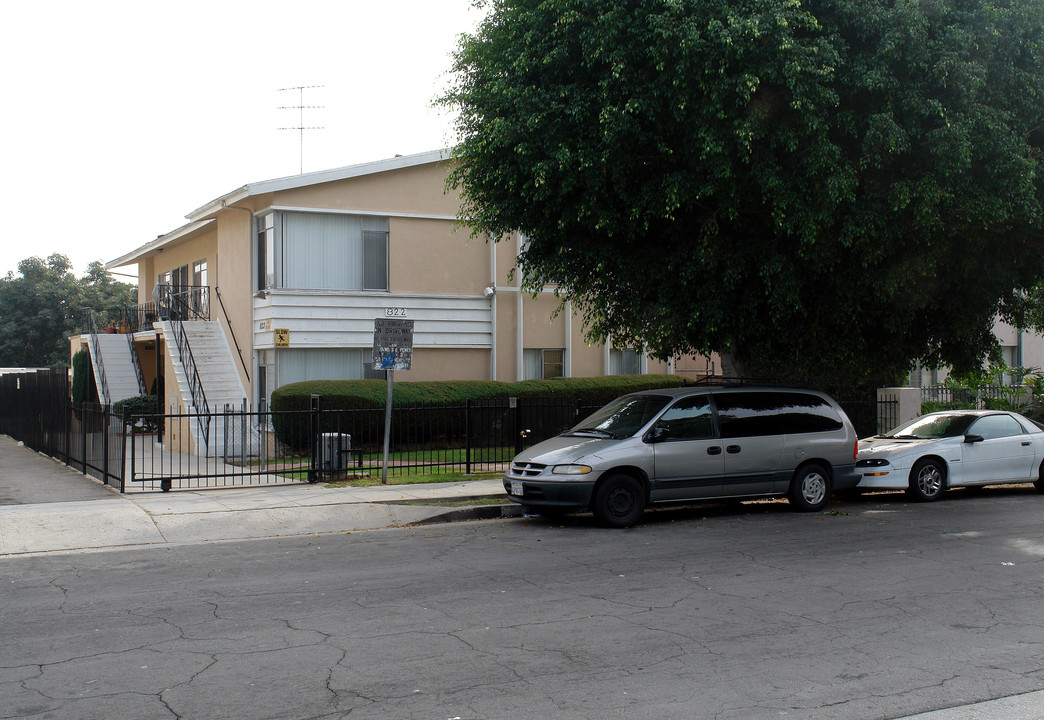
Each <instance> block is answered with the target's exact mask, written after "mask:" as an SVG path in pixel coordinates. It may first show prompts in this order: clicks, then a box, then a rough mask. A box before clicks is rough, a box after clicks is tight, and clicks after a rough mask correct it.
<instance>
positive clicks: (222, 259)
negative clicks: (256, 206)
mask: <svg viewBox="0 0 1044 720" xmlns="http://www.w3.org/2000/svg"><path fill="white" fill-rule="evenodd" d="M217 225H218V227H217V256H216V262H215V265H216V267H215V268H214V269H212V270H211V271H210V278H211V281H210V282H211V285H212V289H211V294H212V296H211V301H210V319H211V320H219V321H220V322H221V323H222V325H223V326H227V327H226V333H228V328H229V327H230V328H231V330H232V333H233V334H232V335H229V337H228V344H229V347H230V348H231V350H232V355H233V356H234V357H235V359H236V370H237V371H238V372H239V376H240V379H241V380H242V382H243V386H244V387H246V388H250V387H251V385H250V381H251V379H252V377H253V364H254V360H253V344H252V343H253V333H252V327H251V324H252V322H253V288H254V265H253V259H252V258H253V250H252V248H253V243H252V242H251V240H252V233H253V215H252V213H250V212H248V211H246V210H244V209H241V208H231V209H229V210H226V211H225V212H223V213H222V214H221V216H220V217H219V218H218V223H217ZM233 337H234V338H235V341H234V342H233ZM236 344H238V345H239V350H238V351H237V350H236ZM244 365H245V366H246V368H250V372H249V374H248V372H247V370H246V369H245V368H244Z"/></svg>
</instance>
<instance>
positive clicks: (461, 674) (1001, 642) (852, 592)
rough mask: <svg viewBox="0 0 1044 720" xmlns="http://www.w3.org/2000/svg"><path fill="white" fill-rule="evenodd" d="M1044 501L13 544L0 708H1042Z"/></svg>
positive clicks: (966, 717) (996, 497)
mask: <svg viewBox="0 0 1044 720" xmlns="http://www.w3.org/2000/svg"><path fill="white" fill-rule="evenodd" d="M1042 510H1044V496H1042V495H1040V494H1038V493H1036V492H1035V491H1034V490H1033V489H1032V488H1030V487H1029V486H1024V487H1018V488H991V489H988V490H985V491H983V492H981V493H978V494H973V493H966V492H954V493H952V494H951V495H950V496H949V497H948V498H947V499H945V500H943V501H941V502H938V503H933V504H929V505H916V504H910V503H907V502H906V501H905V500H904V499H903V497H902V496H901V495H898V494H888V495H872V496H868V497H864V498H861V499H859V500H854V501H847V500H846V501H837V502H833V503H831V505H830V506H829V507H828V510H827V511H826V512H823V513H816V514H801V513H794V512H791V511H789V510H788V509H787V506H786V503H783V502H762V503H744V504H733V505H706V506H699V507H693V508H685V509H675V510H669V511H657V512H653V513H650V514H649V515H648V516H647V518H646V520H645V521H644V522H643V523H642V524H641V525H640V526H638V527H636V528H632V529H628V530H605V529H602V528H598V527H596V526H595V525H594V524H593V523H592V521H591V519H590V517H588V516H580V517H577V518H572V519H567V520H565V521H561V522H557V523H549V522H547V521H546V520H543V519H540V518H515V519H502V520H487V521H473V522H463V523H448V524H440V525H431V526H424V527H419V528H418V527H412V528H394V529H385V530H369V531H361V532H352V533H346V532H340V533H329V534H322V533H319V534H315V535H309V536H294V537H283V538H274V539H262V540H241V541H235V542H210V543H204V544H197V545H170V546H165V547H161V548H148V547H139V548H134V549H126V550H108V551H106V552H63V553H51V554H35V555H28V556H12V557H8V558H7V559H4V560H0V562H2V563H3V568H4V590H3V592H2V593H0V602H2V610H3V611H2V613H0V636H2V637H3V638H4V645H3V648H4V649H3V662H2V663H0V697H2V698H4V701H3V703H0V706H2V709H0V717H5V718H7V717H35V718H54V719H56V720H64V719H66V718H98V717H109V716H116V717H134V718H173V717H177V718H184V719H185V720H189V719H192V718H201V719H202V718H207V719H212V718H352V720H358V719H360V718H361V719H363V720H371V719H373V720H376V719H382V720H387V719H389V718H411V719H412V718H436V719H444V720H449V719H451V718H461V719H462V720H465V719H482V720H495V719H501V718H503V719H511V718H567V719H572V718H583V719H585V720H586V719H591V720H593V719H595V718H599V719H601V718H608V719H610V720H612V719H614V718H634V717H642V718H697V719H703V718H707V719H710V718H713V719H714V720H768V719H769V718H773V719H778V718H787V720H795V719H801V720H840V719H842V718H844V719H845V720H848V719H850V718H860V719H862V720H894V719H895V718H908V717H917V718H918V720H970V719H972V718H974V719H975V720H986V719H987V718H989V719H990V720H993V719H994V718H1002V719H1003V720H1022V719H1023V718H1026V719H1027V720H1028V719H1029V718H1040V717H1044V623H1042V622H1041V618H1042V617H1044V615H1042V612H1041V611H1042V609H1044V607H1042V600H1041V589H1042V586H1044V562H1042V558H1044V515H1042ZM923 713H928V714H923Z"/></svg>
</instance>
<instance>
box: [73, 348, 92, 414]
mask: <svg viewBox="0 0 1044 720" xmlns="http://www.w3.org/2000/svg"><path fill="white" fill-rule="evenodd" d="M72 370H73V376H72V400H73V402H77V403H82V402H87V401H88V400H90V399H91V397H92V392H91V388H92V387H93V385H94V371H93V369H92V368H91V353H90V352H89V351H87V350H80V351H79V352H77V353H76V354H75V355H73V357H72Z"/></svg>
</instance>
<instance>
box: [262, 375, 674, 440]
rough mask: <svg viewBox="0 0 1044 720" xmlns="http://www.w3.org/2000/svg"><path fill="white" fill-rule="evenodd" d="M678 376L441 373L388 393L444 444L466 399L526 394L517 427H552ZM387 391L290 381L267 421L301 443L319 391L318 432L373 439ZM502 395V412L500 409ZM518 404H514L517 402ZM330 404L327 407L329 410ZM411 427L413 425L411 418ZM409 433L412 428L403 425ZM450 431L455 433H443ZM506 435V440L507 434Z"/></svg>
mask: <svg viewBox="0 0 1044 720" xmlns="http://www.w3.org/2000/svg"><path fill="white" fill-rule="evenodd" d="M684 382H685V380H684V379H683V378H681V377H678V376H676V375H610V376H603V377H593V378H556V379H554V380H526V381H524V382H518V383H508V382H494V381H488V380H486V381H484V380H475V381H471V380H468V381H447V382H397V383H395V389H394V390H395V391H394V395H393V397H392V405H393V407H396V408H411V410H410V412H411V413H414V414H416V410H414V409H416V408H431V410H430V412H428V411H426V412H425V413H424V417H425V418H426V420H425V421H424V422H425V424H431V425H432V427H431V428H430V429H431V430H432V432H431V433H430V436H435V435H438V437H440V438H442V441H443V442H445V443H446V444H447V446H450V445H453V444H454V443H456V442H459V436H460V435H462V434H463V431H464V426H465V420H464V416H465V412H464V410H463V406H464V404H465V402H466V401H468V400H478V401H495V400H496V399H506V398H510V397H515V398H520V399H533V400H534V401H535V404H532V408H533V409H532V410H529V411H527V413H525V414H524V417H523V418H522V421H523V422H524V424H525V427H527V428H532V429H533V431H534V432H536V433H540V432H548V431H549V432H552V434H553V432H559V431H560V430H561V429H564V428H565V427H569V425H570V424H572V422H573V421H575V418H574V416H573V414H572V413H573V412H574V411H575V406H576V405H582V406H585V407H589V408H592V409H593V408H597V407H601V406H602V405H604V404H605V403H607V402H609V401H610V400H612V399H613V398H616V397H619V396H620V395H624V394H626V393H629V392H635V391H638V390H653V389H656V388H662V387H677V386H680V385H682V384H684ZM387 393H388V386H387V384H386V383H385V381H384V380H341V381H333V380H313V381H306V382H299V383H292V384H290V385H284V386H283V387H281V388H278V389H277V390H275V391H274V392H273V393H272V405H271V408H272V425H273V428H274V430H275V433H276V436H277V437H278V439H279V440H280V442H282V443H284V444H285V445H286V446H287V447H289V448H291V449H294V450H303V449H305V448H307V447H308V438H309V432H310V431H309V417H308V412H307V411H308V410H309V409H310V408H311V396H312V395H313V394H316V395H319V396H321V398H322V400H321V403H322V409H323V421H322V428H321V430H320V431H321V432H334V431H340V432H351V433H352V443H353V445H354V446H356V447H359V446H361V445H367V444H370V443H375V442H376V441H377V439H378V438H379V437H380V436H381V435H382V434H383V408H384V403H385V399H386V397H387ZM540 399H542V400H550V401H551V403H552V404H553V405H555V406H562V407H563V408H564V409H561V410H560V412H565V413H566V415H565V416H564V419H558V420H555V419H553V417H554V415H555V411H554V410H541V408H546V407H547V405H546V403H541V402H536V401H538V400H540ZM507 407H508V406H507V404H506V403H504V409H503V410H502V412H506V408H507ZM520 408H521V404H520ZM331 411H334V412H331ZM482 417H483V418H484V423H483V425H489V426H491V427H489V428H485V429H484V427H473V428H472V433H473V436H475V437H483V436H485V435H487V434H488V433H490V432H493V428H494V427H496V428H500V427H501V426H502V424H503V422H504V420H503V419H501V420H499V421H498V420H497V415H496V412H495V411H486V412H485V413H484V414H482ZM512 417H517V416H515V415H512ZM392 422H393V437H400V436H401V435H400V429H401V428H402V424H403V423H406V424H410V423H411V422H412V421H410V420H408V419H407V418H405V417H403V416H402V415H401V414H400V415H396V416H395V417H393V420H392ZM562 422H564V423H565V424H564V425H563V426H562V428H559V429H557V430H549V428H546V427H543V426H544V425H547V424H548V423H551V424H554V425H560V424H561V423H562ZM411 429H413V431H414V432H415V426H414V425H412V424H411ZM410 434H411V435H412V434H413V433H412V432H411V433H410ZM451 438H457V439H451ZM512 442H513V440H512Z"/></svg>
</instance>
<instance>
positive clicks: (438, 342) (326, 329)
mask: <svg viewBox="0 0 1044 720" xmlns="http://www.w3.org/2000/svg"><path fill="white" fill-rule="evenodd" d="M386 308H405V309H406V315H405V317H406V318H407V319H410V320H413V321H414V329H413V347H414V348H485V349H488V348H491V347H492V345H493V323H492V316H491V313H490V303H489V300H488V299H487V298H485V297H483V296H481V295H399V294H389V293H367V292H353V291H315V290H306V291H294V290H274V291H269V295H268V297H267V298H265V299H255V300H254V347H255V348H256V349H259V350H265V349H269V348H272V347H274V338H273V334H272V331H273V330H275V329H276V328H280V329H282V328H286V329H288V330H289V331H290V347H291V348H346V347H348V348H350V347H359V348H369V347H371V346H372V345H373V321H374V320H375V319H377V318H384V317H386V315H385V310H386Z"/></svg>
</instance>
